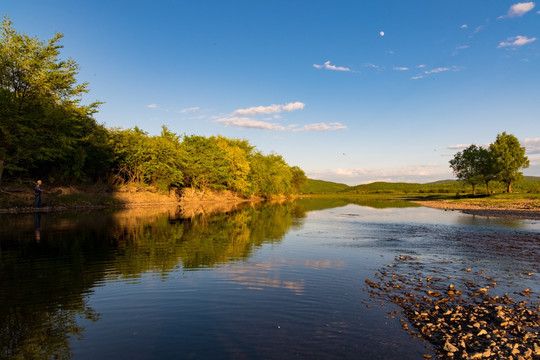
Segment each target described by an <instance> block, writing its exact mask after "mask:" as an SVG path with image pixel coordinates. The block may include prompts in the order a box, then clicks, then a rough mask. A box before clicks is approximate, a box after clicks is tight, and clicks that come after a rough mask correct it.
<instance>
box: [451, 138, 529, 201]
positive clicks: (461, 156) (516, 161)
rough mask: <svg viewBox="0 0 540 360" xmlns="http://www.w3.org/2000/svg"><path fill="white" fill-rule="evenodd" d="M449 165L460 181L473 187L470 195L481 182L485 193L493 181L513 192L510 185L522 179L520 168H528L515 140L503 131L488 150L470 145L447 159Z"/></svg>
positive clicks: (523, 152)
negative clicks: (484, 187)
mask: <svg viewBox="0 0 540 360" xmlns="http://www.w3.org/2000/svg"><path fill="white" fill-rule="evenodd" d="M450 167H451V168H452V170H453V171H454V174H455V175H456V176H457V178H458V179H459V180H462V181H465V182H467V183H469V184H470V185H471V186H472V189H473V194H475V193H476V190H475V189H476V184H478V183H480V182H483V183H484V184H485V185H486V193H487V194H489V193H490V192H491V191H490V188H489V183H490V182H491V181H493V180H496V181H500V182H501V183H503V184H504V185H505V187H506V192H508V193H509V192H512V184H514V183H515V182H516V181H518V180H520V179H522V178H523V174H522V173H521V172H520V171H519V170H521V169H525V168H527V167H529V159H528V158H527V157H526V156H525V148H524V147H522V146H521V145H520V143H519V141H518V139H517V138H516V137H515V136H514V135H511V134H507V133H506V132H503V133H502V134H498V135H497V139H496V140H495V142H494V143H493V144H490V145H489V148H487V149H485V148H483V147H481V146H476V145H474V144H473V145H471V146H469V147H468V148H466V149H465V150H463V151H461V152H458V153H457V154H456V155H455V156H454V158H453V159H452V160H450Z"/></svg>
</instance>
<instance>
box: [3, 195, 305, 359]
mask: <svg viewBox="0 0 540 360" xmlns="http://www.w3.org/2000/svg"><path fill="white" fill-rule="evenodd" d="M302 216H303V212H302V211H299V208H298V207H297V206H296V205H294V204H293V203H286V204H283V205H279V204H266V205H262V206H258V207H250V206H247V207H244V208H242V209H240V210H234V211H229V212H224V213H218V214H214V215H204V214H200V215H197V216H194V217H192V218H183V217H182V213H181V212H177V211H175V210H172V211H164V210H163V209H146V208H139V209H128V210H122V211H118V212H100V213H92V214H81V213H78V214H69V213H65V214H56V215H55V214H44V215H43V219H42V221H41V224H40V225H41V228H42V231H41V237H40V241H39V242H36V238H35V221H34V220H35V219H34V218H33V216H31V215H29V216H28V217H10V219H7V220H6V219H2V221H1V222H2V223H3V225H5V226H6V227H3V229H2V230H0V255H1V256H0V346H1V351H0V358H2V359H4V358H6V359H7V358H9V359H48V358H57V359H68V358H71V357H72V354H71V350H70V342H71V341H72V340H73V339H78V338H82V336H83V332H84V328H83V327H82V326H81V325H80V321H78V320H79V319H80V318H86V319H88V320H91V321H97V320H98V319H99V314H96V312H95V311H94V310H93V309H92V308H90V307H89V306H88V304H87V296H88V295H89V294H90V293H91V292H92V288H93V287H94V286H96V284H98V283H100V282H103V281H104V280H105V279H119V278H127V279H129V278H137V277H139V276H140V275H141V274H143V273H147V272H154V273H158V274H162V275H163V276H167V274H168V272H170V271H171V270H174V269H176V268H178V267H179V266H183V268H185V269H188V268H189V269H196V268H209V267H215V266H217V265H219V264H224V263H226V262H229V261H241V260H245V259H247V258H248V257H249V256H250V255H251V254H252V253H253V251H254V250H255V249H257V248H258V247H260V246H261V245H262V244H264V243H266V242H269V243H273V242H276V241H280V239H281V238H282V237H283V236H284V235H285V234H286V233H287V231H288V230H289V229H290V228H291V227H292V226H294V225H295V218H296V219H298V218H300V217H302ZM10 225H11V226H12V227H11V229H10ZM21 229H24V230H21Z"/></svg>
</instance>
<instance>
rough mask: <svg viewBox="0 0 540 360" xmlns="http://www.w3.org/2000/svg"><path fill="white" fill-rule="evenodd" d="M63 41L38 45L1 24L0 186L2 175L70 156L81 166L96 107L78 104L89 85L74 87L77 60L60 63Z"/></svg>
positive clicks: (56, 39) (6, 23)
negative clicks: (85, 140) (82, 142)
mask: <svg viewBox="0 0 540 360" xmlns="http://www.w3.org/2000/svg"><path fill="white" fill-rule="evenodd" d="M62 37H63V35H62V34H58V33H57V34H55V35H54V36H53V37H52V38H51V39H50V40H48V41H39V40H38V39H37V38H32V37H29V36H27V35H26V34H20V33H17V32H16V31H15V30H14V29H13V26H12V23H11V21H10V20H9V19H8V18H7V17H5V18H4V20H3V21H2V23H1V24H0V181H1V179H2V175H3V173H4V170H6V171H9V172H11V173H12V174H19V175H20V174H28V173H29V172H30V171H31V170H32V169H36V168H39V167H40V165H43V164H46V163H55V164H56V163H57V162H59V161H60V162H61V161H63V160H65V159H66V158H69V157H70V156H72V155H71V154H73V153H74V152H75V153H76V152H78V155H77V161H79V162H78V164H79V165H80V166H81V167H82V166H84V158H85V156H84V154H82V153H81V152H80V151H81V149H80V148H79V145H80V140H81V139H83V138H85V137H87V136H89V133H88V132H85V130H89V129H92V126H87V124H88V123H89V122H90V123H92V122H93V123H95V120H94V119H93V118H92V115H93V114H94V113H95V112H96V111H97V106H98V105H99V104H98V103H93V104H90V105H87V106H83V105H81V103H80V102H81V96H82V94H84V93H86V92H88V90H87V83H82V84H78V83H77V80H76V78H75V76H76V75H77V73H78V68H79V67H78V65H77V63H75V61H73V60H72V59H68V60H61V59H60V57H59V56H60V49H61V48H62V46H61V45H59V41H60V40H61V39H62ZM81 164H82V165H81ZM41 167H42V168H43V166H41Z"/></svg>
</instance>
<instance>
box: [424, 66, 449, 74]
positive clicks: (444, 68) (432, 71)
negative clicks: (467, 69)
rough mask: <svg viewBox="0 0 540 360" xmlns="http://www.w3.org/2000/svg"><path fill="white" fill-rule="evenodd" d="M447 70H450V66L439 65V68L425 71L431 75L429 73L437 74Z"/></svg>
mask: <svg viewBox="0 0 540 360" xmlns="http://www.w3.org/2000/svg"><path fill="white" fill-rule="evenodd" d="M445 71H450V68H447V67H438V68H436V69H431V70H426V71H424V73H425V74H426V75H429V74H437V73H440V72H445Z"/></svg>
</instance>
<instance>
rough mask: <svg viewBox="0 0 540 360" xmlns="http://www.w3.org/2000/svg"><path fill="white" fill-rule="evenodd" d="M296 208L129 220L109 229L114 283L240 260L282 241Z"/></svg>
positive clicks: (271, 206) (268, 207)
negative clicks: (145, 275) (146, 274)
mask: <svg viewBox="0 0 540 360" xmlns="http://www.w3.org/2000/svg"><path fill="white" fill-rule="evenodd" d="M293 215H294V216H298V215H299V214H297V213H296V212H295V206H294V205H293V204H292V203H287V204H283V205H280V204H266V205H262V206H258V207H249V206H248V207H244V208H242V209H240V210H235V211H230V212H224V213H218V214H213V215H211V216H206V215H202V214H200V215H196V216H194V217H193V218H190V219H185V218H182V214H181V213H177V214H169V216H165V217H164V216H161V217H159V216H156V217H154V218H151V219H149V218H146V219H144V220H143V219H142V218H140V219H138V218H137V217H136V216H135V217H134V216H133V215H132V214H130V215H127V214H121V213H120V214H117V215H116V216H117V218H122V219H123V220H122V221H118V222H116V224H115V226H116V227H115V228H114V229H111V230H112V231H111V235H112V237H111V241H112V242H113V243H114V246H115V247H116V248H117V250H116V252H117V253H116V261H115V266H113V267H112V268H113V269H114V272H109V276H113V277H118V276H120V277H128V278H129V277H134V276H135V277H137V276H140V274H142V273H145V272H147V271H153V272H160V273H162V274H163V275H166V274H167V272H168V271H170V270H173V269H175V268H176V267H178V265H179V263H181V264H182V266H183V267H184V268H189V269H192V268H201V267H206V268H208V267H213V266H216V265H218V264H222V263H226V262H228V261H236V260H244V259H246V258H247V257H249V256H250V254H251V253H252V252H253V249H254V248H256V247H258V246H260V245H262V244H263V243H264V242H274V241H277V240H279V239H281V238H282V237H283V236H284V235H285V234H286V233H287V231H288V230H289V229H290V228H291V226H292V225H293Z"/></svg>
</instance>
